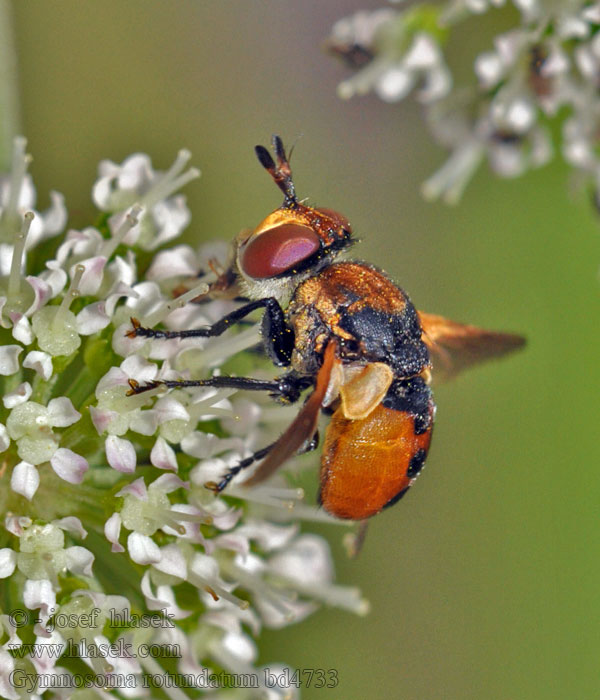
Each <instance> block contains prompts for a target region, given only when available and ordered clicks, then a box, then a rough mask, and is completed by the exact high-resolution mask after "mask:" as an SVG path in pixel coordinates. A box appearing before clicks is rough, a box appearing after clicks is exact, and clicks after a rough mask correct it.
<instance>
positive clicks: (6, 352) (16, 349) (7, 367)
mask: <svg viewBox="0 0 600 700" xmlns="http://www.w3.org/2000/svg"><path fill="white" fill-rule="evenodd" d="M22 352H23V348H22V347H21V346H20V345H0V374H3V375H4V376H10V375H11V374H14V373H15V372H16V371H17V370H18V369H19V355H20V354H21V353H22Z"/></svg>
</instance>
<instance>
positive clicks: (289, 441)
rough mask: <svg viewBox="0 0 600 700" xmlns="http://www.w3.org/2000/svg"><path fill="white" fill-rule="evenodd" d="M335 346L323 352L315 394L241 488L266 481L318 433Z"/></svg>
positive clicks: (332, 345) (331, 345)
mask: <svg viewBox="0 0 600 700" xmlns="http://www.w3.org/2000/svg"><path fill="white" fill-rule="evenodd" d="M335 348H336V345H335V343H334V342H333V341H331V342H330V343H329V344H328V345H327V348H326V349H325V354H324V357H323V364H322V365H321V369H320V370H319V373H318V374H317V381H316V386H315V390H314V391H313V393H312V394H311V395H310V396H309V398H308V400H307V401H306V403H305V404H304V406H303V407H302V408H301V409H300V412H299V413H298V415H297V416H296V418H294V420H293V421H292V423H291V424H290V426H289V427H288V429H287V430H286V431H285V432H284V433H283V435H282V436H281V437H280V438H279V440H277V442H276V443H275V444H274V445H273V447H272V449H271V450H270V451H269V454H268V455H267V456H266V457H265V459H264V460H263V461H262V462H261V464H260V465H259V467H258V469H257V470H256V471H255V472H254V474H253V475H252V476H251V477H250V478H249V479H247V480H246V481H245V482H244V486H253V485H255V484H259V483H260V482H261V481H264V480H265V479H267V478H268V477H269V476H271V474H273V473H274V472H276V471H277V469H279V467H280V466H281V465H282V464H283V463H284V462H285V461H286V460H288V459H289V458H290V457H293V456H294V455H295V454H296V452H298V450H299V449H300V448H301V447H302V445H303V444H304V443H305V442H306V441H307V440H310V439H311V438H312V437H313V435H314V434H315V432H316V430H317V421H318V418H319V411H320V410H321V405H322V402H323V399H324V397H325V394H326V392H327V387H328V385H329V378H330V376H331V369H332V367H333V364H334V360H335Z"/></svg>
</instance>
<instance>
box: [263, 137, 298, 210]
mask: <svg viewBox="0 0 600 700" xmlns="http://www.w3.org/2000/svg"><path fill="white" fill-rule="evenodd" d="M254 151H255V153H256V157H257V158H258V160H259V161H260V164H261V165H262V166H263V168H264V169H265V170H266V171H267V172H268V173H269V174H270V175H271V177H272V178H273V180H274V181H275V184H276V185H277V187H279V189H280V190H281V191H282V192H283V194H284V197H285V199H284V200H283V206H284V207H287V208H288V209H294V208H295V207H296V206H297V205H298V199H297V197H296V189H295V188H294V182H293V180H292V169H291V168H290V162H289V159H288V157H287V156H286V154H285V148H284V147H283V141H282V140H281V137H279V136H277V135H273V151H274V152H275V157H276V158H277V164H275V161H274V160H273V157H272V156H271V154H270V153H269V151H267V149H266V148H265V147H264V146H256V147H255V148H254Z"/></svg>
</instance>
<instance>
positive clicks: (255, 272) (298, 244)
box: [240, 224, 321, 279]
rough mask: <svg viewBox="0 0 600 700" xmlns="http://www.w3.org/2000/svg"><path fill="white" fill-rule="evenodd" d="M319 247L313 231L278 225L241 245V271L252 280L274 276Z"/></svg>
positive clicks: (299, 226)
mask: <svg viewBox="0 0 600 700" xmlns="http://www.w3.org/2000/svg"><path fill="white" fill-rule="evenodd" d="M320 247H321V243H320V240H319V237H318V236H317V234H316V233H315V232H314V231H313V230H312V229H311V228H308V226H301V225H299V224H281V225H280V226H275V227H274V228H272V229H269V230H268V231H265V233H261V234H259V235H258V236H256V237H255V238H251V239H250V240H249V241H248V243H247V244H246V245H245V246H244V247H243V248H242V251H241V255H240V266H241V268H242V272H244V273H245V274H246V275H248V277H253V278H254V279H265V278H267V277H275V276H276V275H280V274H281V273H283V272H287V271H288V270H290V269H292V268H293V267H294V266H295V265H297V264H298V263H299V262H301V261H302V260H306V258H308V257H310V256H311V255H313V253H316V252H317V251H318V250H319V248H320Z"/></svg>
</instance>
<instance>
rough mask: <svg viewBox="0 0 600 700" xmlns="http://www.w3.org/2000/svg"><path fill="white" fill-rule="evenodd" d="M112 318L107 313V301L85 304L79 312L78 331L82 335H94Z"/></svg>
mask: <svg viewBox="0 0 600 700" xmlns="http://www.w3.org/2000/svg"><path fill="white" fill-rule="evenodd" d="M109 323H110V318H109V316H107V314H106V302H105V301H95V302H94V303H93V304H88V305H87V306H84V307H83V309H81V311H80V312H79V313H78V314H77V332H78V333H79V334H80V335H92V334H93V333H98V331H101V330H102V329H103V328H106V326H108V324H109Z"/></svg>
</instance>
